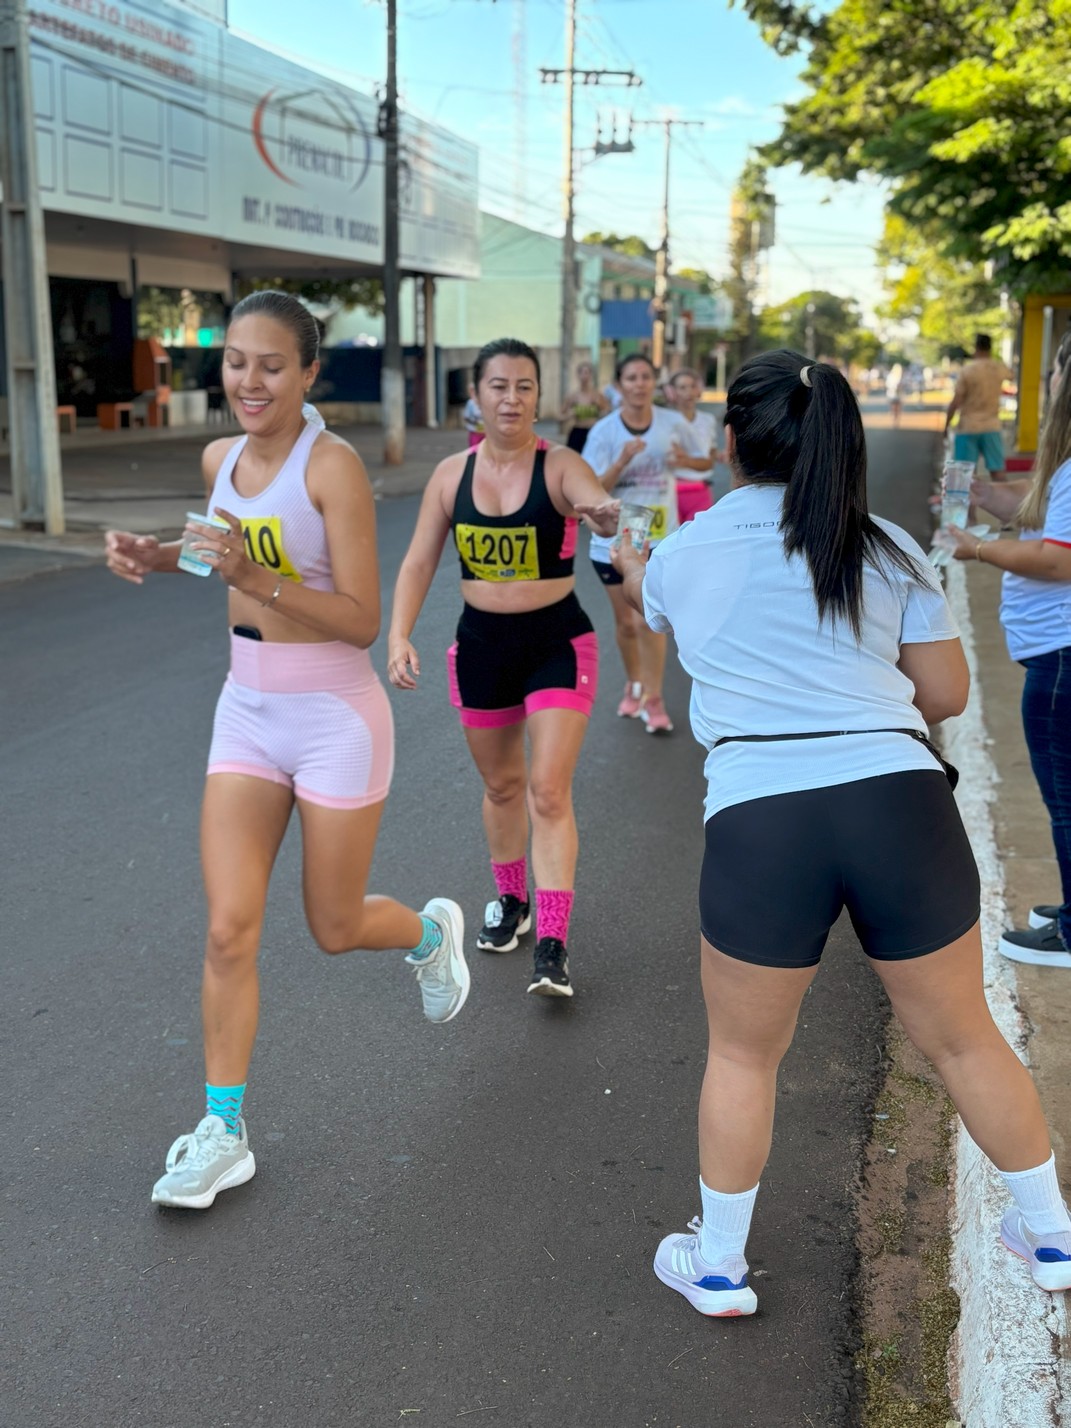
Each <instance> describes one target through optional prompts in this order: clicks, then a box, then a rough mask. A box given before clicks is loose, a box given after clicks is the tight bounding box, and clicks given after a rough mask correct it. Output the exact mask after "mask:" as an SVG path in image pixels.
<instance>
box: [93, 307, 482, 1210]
mask: <svg viewBox="0 0 1071 1428" xmlns="http://www.w3.org/2000/svg"><path fill="white" fill-rule="evenodd" d="M318 346H319V334H318V329H317V326H316V322H315V319H314V318H313V317H312V315H311V314H310V313H309V312H308V310H307V309H306V308H305V307H304V306H303V305H302V304H301V303H300V302H298V300H297V299H296V298H294V297H291V296H289V295H288V294H286V293H281V292H257V293H253V294H251V295H250V296H249V297H247V298H244V299H243V300H242V301H241V302H240V303H239V304H238V305H237V307H236V308H235V309H234V314H233V316H232V318H231V322H230V326H229V327H228V329H227V342H226V348H225V351H224V365H223V382H224V389H225V391H226V395H227V399H228V401H229V402H230V404H231V407H232V408H233V410H234V412H235V415H236V416H237V418H238V421H239V422H240V424H241V426H242V428H243V431H244V435H242V436H239V437H226V438H223V439H222V440H219V441H214V442H211V443H210V444H209V445H208V446H207V447H206V448H205V452H204V456H203V458H202V468H203V472H204V478H205V485H206V488H207V491H208V497H209V499H208V510H209V513H210V514H212V515H214V516H216V517H219V518H221V519H222V520H224V521H226V523H227V526H228V530H227V531H223V530H219V531H211V532H210V531H209V529H208V528H207V527H204V526H192V525H191V526H188V527H187V530H188V531H189V532H193V533H195V534H196V535H197V536H198V541H197V545H198V549H199V553H200V555H201V557H202V558H203V559H204V560H205V561H206V562H207V563H210V564H211V565H212V566H213V567H214V568H215V569H216V570H218V572H219V574H220V577H221V578H222V580H223V581H224V583H225V584H226V586H227V591H228V594H227V619H228V624H229V625H230V627H231V666H230V674H229V675H228V677H227V681H226V683H225V685H224V686H223V692H222V694H221V695H220V699H219V704H218V706H217V709H216V718H215V725H214V729H213V735H212V747H211V750H210V752H209V756H208V778H207V781H206V784H205V794H204V805H203V811H202V816H201V854H202V866H203V869H204V880H205V891H206V894H207V898H208V938H207V945H206V949H205V964H204V981H203V985H202V1013H203V1020H204V1038H205V1068H206V1086H205V1092H206V1112H205V1115H204V1117H203V1119H202V1120H201V1121H200V1123H199V1124H198V1126H197V1127H196V1129H195V1130H194V1131H193V1132H192V1133H191V1134H189V1135H183V1136H180V1137H179V1138H178V1140H176V1141H175V1143H174V1145H172V1147H171V1150H170V1151H169V1153H168V1156H167V1165H166V1171H165V1174H164V1175H163V1176H162V1177H161V1178H160V1179H159V1180H158V1181H157V1182H156V1185H155V1186H154V1188H153V1194H152V1198H153V1200H154V1201H155V1202H156V1203H157V1204H161V1205H173V1206H181V1207H183V1208H187V1209H198V1210H202V1209H207V1208H208V1206H209V1205H211V1204H212V1202H213V1201H214V1200H215V1197H216V1195H217V1194H218V1193H219V1191H221V1190H226V1189H230V1188H231V1187H232V1186H235V1185H241V1184H243V1183H244V1182H245V1181H247V1180H249V1179H250V1178H251V1177H252V1175H253V1173H254V1170H255V1168H256V1166H255V1162H254V1159H253V1153H252V1151H251V1150H250V1148H249V1140H248V1136H247V1134H246V1127H245V1121H244V1119H243V1117H242V1098H243V1096H244V1093H245V1089H246V1076H247V1071H248V1067H249V1062H250V1058H251V1056H252V1052H253V1040H254V1037H255V1035H256V1027H257V1008H258V983H257V950H258V947H259V944H260V934H261V928H262V926H263V922H264V908H265V902H266V899H267V893H268V881H269V879H270V877H271V872H272V868H273V866H274V863H275V859H276V855H277V854H278V851H279V846H280V844H281V843H282V841H283V834H284V833H285V832H286V827H287V824H288V823H289V821H290V815H291V813H292V812H293V809H294V806H295V804H296V805H297V809H298V813H299V815H300V817H301V826H302V837H303V845H304V875H303V886H304V894H305V911H306V916H307V918H308V923H309V928H310V930H311V932H312V935H313V936H314V937H315V939H316V941H317V942H318V943H319V945H320V946H321V947H322V948H323V950H324V951H325V952H332V953H336V952H348V951H350V950H352V949H355V948H363V949H365V950H367V951H376V950H385V949H388V948H397V949H404V950H405V951H407V952H408V956H407V957H406V959H405V960H406V961H407V962H408V963H409V964H410V965H411V966H412V967H413V969H414V971H415V973H416V978H417V981H418V983H419V986H420V991H421V995H422V1000H423V1006H424V1014H425V1016H427V1018H428V1019H429V1020H430V1021H434V1022H445V1021H449V1020H450V1019H451V1018H452V1017H453V1016H456V1014H457V1013H458V1012H459V1011H460V1010H461V1007H462V1005H463V1004H464V1002H465V998H466V997H467V995H468V990H469V973H468V968H467V966H466V964H465V956H464V952H463V950H462V946H463V941H464V921H463V919H462V915H461V909H460V908H459V907H458V906H457V904H456V903H454V902H451V901H449V900H448V899H446V898H432V899H431V901H430V902H429V903H428V904H427V906H426V907H425V908H424V911H423V912H422V913H417V912H413V911H412V910H411V909H410V908H408V907H405V906H403V905H402V904H401V903H399V902H395V901H394V899H393V898H388V897H372V896H368V895H366V893H365V888H366V886H367V882H368V873H369V868H370V866H371V862H372V853H373V850H374V848H375V842H376V833H377V831H378V829H379V821H380V818H381V816H382V813H383V804H384V800H385V799H386V797H387V791H388V789H389V787H390V781H391V774H392V772H393V767H394V729H393V723H392V719H391V711H390V704H389V701H388V699H387V695H386V692H385V690H384V689H383V686H382V685H381V684H380V682H379V680H378V678H377V677H376V674H375V672H374V670H373V669H372V664H371V660H370V658H369V654H368V649H369V646H370V645H371V644H372V642H373V641H374V640H375V638H376V636H377V634H378V633H379V623H380V598H379V567H378V562H377V557H376V531H375V508H374V505H373V499H372V490H371V486H370V484H369V481H368V477H367V475H366V473H365V469H364V466H363V465H362V463H361V460H360V457H359V456H358V455H357V454H356V452H355V451H354V450H353V449H352V447H350V446H349V445H347V443H346V442H344V441H342V440H341V439H340V438H338V437H336V436H333V435H331V434H330V433H329V432H327V431H325V430H324V423H323V420H322V419H321V417H320V415H319V413H318V412H317V411H316V409H315V408H314V407H311V406H308V405H306V404H305V398H306V396H307V394H308V391H309V389H310V387H311V386H312V384H313V382H314V381H315V380H316V374H317V372H318V370H319V362H318V361H317V350H318ZM180 548H181V542H179V541H173V542H170V543H168V544H161V543H160V542H159V541H157V540H156V538H155V537H152V536H149V537H145V536H142V537H137V536H134V535H131V534H130V533H128V532H126V531H109V532H108V535H107V561H108V568H109V569H110V570H111V571H112V572H113V573H114V574H116V575H118V576H120V577H121V578H122V579H124V580H129V581H131V582H133V583H134V584H136V585H140V584H141V583H142V581H143V580H144V578H145V576H146V575H147V574H149V573H150V572H166V573H172V572H175V571H177V570H178V568H179V567H178V557H179V552H180Z"/></svg>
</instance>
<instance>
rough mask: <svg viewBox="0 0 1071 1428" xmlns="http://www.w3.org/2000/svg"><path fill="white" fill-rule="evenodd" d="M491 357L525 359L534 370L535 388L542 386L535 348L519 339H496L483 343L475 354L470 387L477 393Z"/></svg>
mask: <svg viewBox="0 0 1071 1428" xmlns="http://www.w3.org/2000/svg"><path fill="white" fill-rule="evenodd" d="M492 357H527V359H528V361H529V362H531V364H532V366H533V367H534V368H535V374H536V387H537V388H538V387H541V386H542V384H543V378H542V374H541V372H540V370H539V358H538V357H537V356H536V352H535V348H534V347H529V345H528V343H527V342H522V341H521V339H520V338H519V337H496V338H494V340H493V341H491V342H485V343H484V345H483V346H482V347H481V348H480V350H479V352H477V354H476V361H475V363H474V364H473V368H472V385H473V387H475V389H476V390H477V391H479V389H480V382H481V380H482V378H483V374H484V372H485V371H486V370H487V364H488V362H490V361H491V359H492Z"/></svg>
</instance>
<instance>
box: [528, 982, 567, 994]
mask: <svg viewBox="0 0 1071 1428" xmlns="http://www.w3.org/2000/svg"><path fill="white" fill-rule="evenodd" d="M528 992H529V994H530V995H531V996H535V997H571V996H572V995H573V989H572V987H571V986H565V987H562V986H559V985H558V983H557V982H552V981H551V980H550V978H549V977H544V978H542V980H541V981H538V982H532V983H530V984H529V987H528Z"/></svg>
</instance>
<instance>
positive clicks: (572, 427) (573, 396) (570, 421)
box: [562, 361, 610, 452]
mask: <svg viewBox="0 0 1071 1428" xmlns="http://www.w3.org/2000/svg"><path fill="white" fill-rule="evenodd" d="M609 410H610V403H609V401H608V400H607V399H606V397H605V396H604V395H603V393H602V392H600V391H599V389H598V387H597V386H596V385H595V368H594V367H593V366H592V365H591V363H590V362H586V361H585V362H578V363H577V366H576V386H575V387H574V388H573V390H572V391H571V392H570V393H569V395H568V396H567V397H566V398H565V405H564V408H563V409H562V430H563V431H565V432H566V433H567V435H566V438H565V444H566V446H568V448H569V450H570V451H577V452H580V451H583V450H584V442H585V441H587V439H588V432H589V431H590V430H591V428H592V427H593V426H594V425H595V423H596V422H597V421H598V420H599V418H600V417H602V416H605V415H606V413H607V412H608V411H609Z"/></svg>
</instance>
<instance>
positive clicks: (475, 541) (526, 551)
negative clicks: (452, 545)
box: [454, 522, 539, 581]
mask: <svg viewBox="0 0 1071 1428" xmlns="http://www.w3.org/2000/svg"><path fill="white" fill-rule="evenodd" d="M454 540H455V541H456V542H457V550H458V554H459V555H460V556H461V559H462V561H463V562H464V564H465V567H466V569H468V570H471V571H472V573H473V575H475V576H476V578H477V579H478V580H499V581H502V580H538V579H539V549H538V547H537V545H536V533H535V530H534V529H533V528H532V527H531V526H469V525H465V524H463V523H462V522H459V523H458V524H457V525H456V526H455V527H454Z"/></svg>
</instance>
